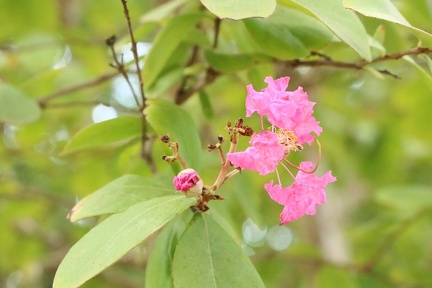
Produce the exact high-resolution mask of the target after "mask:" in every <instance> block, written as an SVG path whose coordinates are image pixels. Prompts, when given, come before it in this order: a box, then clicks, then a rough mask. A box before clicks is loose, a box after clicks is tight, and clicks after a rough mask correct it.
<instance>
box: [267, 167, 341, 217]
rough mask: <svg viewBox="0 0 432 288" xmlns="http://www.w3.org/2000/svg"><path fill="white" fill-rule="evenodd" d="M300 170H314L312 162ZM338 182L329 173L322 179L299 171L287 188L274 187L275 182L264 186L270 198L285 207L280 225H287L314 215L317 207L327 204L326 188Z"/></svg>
mask: <svg viewBox="0 0 432 288" xmlns="http://www.w3.org/2000/svg"><path fill="white" fill-rule="evenodd" d="M300 168H301V169H303V170H305V171H308V170H312V169H313V163H312V162H309V161H307V162H302V163H301V164H300ZM334 181H336V178H335V177H333V176H332V175H331V171H327V172H326V173H325V174H324V175H323V176H322V177H316V176H315V175H314V174H309V173H305V172H303V171H299V172H298V174H297V176H296V178H295V181H294V183H293V184H292V185H291V186H289V187H286V188H282V186H281V185H273V181H271V182H270V183H267V184H265V185H264V188H265V189H266V191H267V192H268V193H269V195H270V197H271V198H272V199H273V200H274V201H275V202H277V203H279V204H281V205H284V209H283V211H282V213H281V215H280V224H281V225H282V224H286V223H288V222H291V221H293V220H296V219H298V218H300V217H301V216H303V215H305V214H308V215H314V214H315V212H316V206H317V205H320V204H323V203H325V202H326V195H325V191H324V187H325V186H327V184H328V183H330V182H334Z"/></svg>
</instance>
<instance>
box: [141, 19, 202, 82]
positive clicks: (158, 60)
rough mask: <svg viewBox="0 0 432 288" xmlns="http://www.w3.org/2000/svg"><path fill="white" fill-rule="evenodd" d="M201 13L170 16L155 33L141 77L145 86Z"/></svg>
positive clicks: (158, 71) (157, 73)
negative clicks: (164, 24)
mask: <svg viewBox="0 0 432 288" xmlns="http://www.w3.org/2000/svg"><path fill="white" fill-rule="evenodd" d="M202 17H203V14H198V13H189V14H182V15H180V16H177V17H174V18H172V19H171V20H170V21H169V22H168V23H167V24H166V26H165V27H164V28H163V29H162V30H161V31H160V32H159V33H158V34H157V36H156V39H155V40H154V42H153V45H152V48H151V49H150V51H149V54H148V55H147V56H146V58H145V64H144V68H143V71H142V73H143V78H144V83H145V85H146V87H150V86H152V85H153V84H154V82H155V81H156V79H157V77H158V76H159V74H160V73H161V72H162V70H163V69H164V67H165V64H166V63H167V61H168V59H169V58H170V55H171V54H172V53H173V52H174V51H175V50H176V48H177V47H178V46H179V45H180V43H181V42H182V41H183V38H184V37H185V36H186V35H187V33H188V32H189V31H190V30H191V29H192V28H193V27H194V26H195V25H196V24H198V22H199V21H200V20H201V19H202Z"/></svg>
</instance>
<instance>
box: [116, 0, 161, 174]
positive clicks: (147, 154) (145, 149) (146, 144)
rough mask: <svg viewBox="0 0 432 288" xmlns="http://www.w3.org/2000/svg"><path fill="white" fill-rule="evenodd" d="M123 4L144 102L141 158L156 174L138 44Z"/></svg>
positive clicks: (142, 104)
mask: <svg viewBox="0 0 432 288" xmlns="http://www.w3.org/2000/svg"><path fill="white" fill-rule="evenodd" d="M121 2H122V5H123V12H124V15H125V17H126V21H127V26H128V31H129V36H130V39H131V44H132V48H131V51H132V54H133V56H134V62H135V68H136V72H137V73H138V79H139V86H140V87H139V88H140V90H139V91H140V95H141V100H142V103H141V107H139V109H140V111H141V158H142V159H144V160H145V161H146V162H147V164H148V166H149V168H150V171H151V172H152V173H156V171H157V168H156V164H155V162H154V160H153V156H152V154H151V150H152V149H151V145H152V143H153V141H152V140H151V139H150V138H149V137H148V135H147V131H148V123H147V119H146V116H145V114H144V109H145V108H146V107H147V104H146V97H145V94H144V82H143V79H142V75H141V68H140V67H139V57H138V51H137V42H136V41H135V37H134V35H133V30H132V25H131V20H130V16H129V10H128V8H127V3H126V2H127V1H126V0H121Z"/></svg>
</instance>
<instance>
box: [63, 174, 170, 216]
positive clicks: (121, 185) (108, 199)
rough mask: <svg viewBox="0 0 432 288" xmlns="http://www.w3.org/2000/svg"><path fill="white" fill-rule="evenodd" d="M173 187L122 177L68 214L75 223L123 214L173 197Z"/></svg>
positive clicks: (78, 204)
mask: <svg viewBox="0 0 432 288" xmlns="http://www.w3.org/2000/svg"><path fill="white" fill-rule="evenodd" d="M173 194H174V189H173V187H169V186H166V185H164V184H163V183H160V181H157V180H154V179H149V178H145V177H141V176H137V175H124V176H122V177H120V178H117V179H116V180H114V181H112V182H110V183H108V184H107V185H105V186H103V187H102V188H100V189H99V190H97V191H96V192H94V193H92V194H90V195H88V196H87V197H85V198H83V199H82V200H81V201H79V202H78V203H77V204H76V205H75V206H74V207H73V208H72V210H71V212H70V213H69V214H68V219H69V220H70V221H71V222H75V221H78V220H81V219H84V218H88V217H93V216H99V215H103V214H112V213H118V212H123V211H125V210H126V209H128V208H129V207H131V206H133V205H134V204H136V203H138V202H141V201H144V200H148V199H151V198H155V197H161V196H167V195H173Z"/></svg>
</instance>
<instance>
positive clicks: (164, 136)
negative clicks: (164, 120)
mask: <svg viewBox="0 0 432 288" xmlns="http://www.w3.org/2000/svg"><path fill="white" fill-rule="evenodd" d="M159 140H161V141H162V142H163V143H168V142H169V140H170V138H169V136H168V135H162V136H160V137H159Z"/></svg>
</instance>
